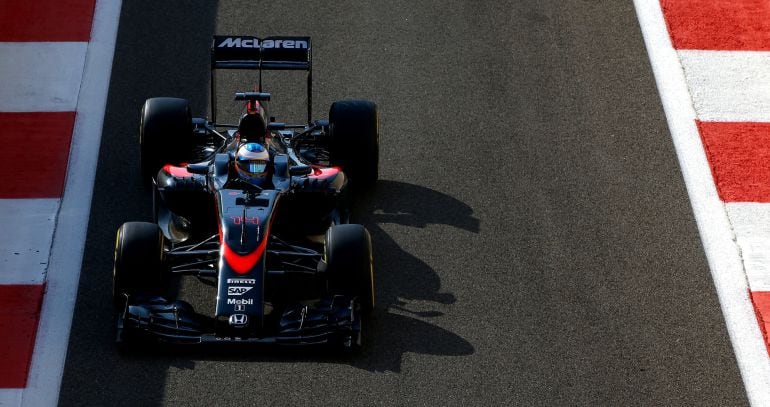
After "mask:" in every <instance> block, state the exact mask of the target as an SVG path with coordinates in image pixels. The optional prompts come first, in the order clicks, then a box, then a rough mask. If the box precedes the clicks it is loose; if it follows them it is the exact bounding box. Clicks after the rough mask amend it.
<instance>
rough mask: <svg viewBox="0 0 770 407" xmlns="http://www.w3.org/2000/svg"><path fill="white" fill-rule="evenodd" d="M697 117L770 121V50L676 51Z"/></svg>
mask: <svg viewBox="0 0 770 407" xmlns="http://www.w3.org/2000/svg"><path fill="white" fill-rule="evenodd" d="M679 57H680V59H681V62H682V66H683V67H684V73H685V77H686V78H687V85H688V86H689V88H690V92H691V94H692V100H693V103H694V104H695V111H696V112H697V114H698V119H700V120H703V121H719V122H737V121H740V122H768V121H770V52H757V51H689V50H684V51H679Z"/></svg>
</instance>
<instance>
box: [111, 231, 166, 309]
mask: <svg viewBox="0 0 770 407" xmlns="http://www.w3.org/2000/svg"><path fill="white" fill-rule="evenodd" d="M165 245H166V240H165V237H164V236H163V233H162V232H161V230H160V228H159V227H158V225H156V224H154V223H148V222H127V223H124V224H123V225H122V226H121V227H120V228H119V229H118V234H117V237H116V242H115V262H114V266H113V269H112V298H113V302H114V303H115V306H116V307H117V309H118V310H119V309H121V308H122V307H123V306H124V305H125V300H126V296H127V295H128V296H132V295H136V294H158V295H160V294H164V293H165V291H166V290H165V287H166V285H167V281H168V274H169V273H168V268H167V266H166V264H165V261H164V260H165V255H164V247H165Z"/></svg>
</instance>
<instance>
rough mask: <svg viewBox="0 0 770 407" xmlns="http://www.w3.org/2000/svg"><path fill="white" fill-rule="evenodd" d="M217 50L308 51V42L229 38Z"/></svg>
mask: <svg viewBox="0 0 770 407" xmlns="http://www.w3.org/2000/svg"><path fill="white" fill-rule="evenodd" d="M217 48H286V49H307V41H302V40H264V41H262V42H261V43H260V42H259V38H240V37H235V38H233V37H229V38H227V39H226V40H224V41H222V42H221V43H219V45H217Z"/></svg>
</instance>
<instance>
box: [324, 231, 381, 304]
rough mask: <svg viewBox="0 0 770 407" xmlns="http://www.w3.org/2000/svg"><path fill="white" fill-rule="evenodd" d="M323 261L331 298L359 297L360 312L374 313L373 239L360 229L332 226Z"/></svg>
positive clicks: (327, 235) (327, 233)
mask: <svg viewBox="0 0 770 407" xmlns="http://www.w3.org/2000/svg"><path fill="white" fill-rule="evenodd" d="M324 260H325V261H326V264H327V269H326V270H327V273H328V275H329V289H330V291H331V294H343V295H349V296H355V297H358V302H359V304H361V311H362V312H363V313H364V314H368V313H371V312H372V310H373V309H374V263H373V258H372V239H371V236H370V235H369V231H367V230H366V228H365V227H363V226H362V225H354V224H347V225H335V226H332V227H330V228H329V230H327V231H326V243H325V245H324Z"/></svg>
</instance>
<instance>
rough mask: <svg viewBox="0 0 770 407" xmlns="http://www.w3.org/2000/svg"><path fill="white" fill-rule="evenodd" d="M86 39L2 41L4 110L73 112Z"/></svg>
mask: <svg viewBox="0 0 770 407" xmlns="http://www.w3.org/2000/svg"><path fill="white" fill-rule="evenodd" d="M87 47H88V44H87V43H85V42H4V43H3V42H0V83H2V86H0V111H2V112H72V111H75V106H76V105H77V100H78V90H79V89H80V80H81V78H82V76H83V64H84V62H85V57H86V48H87Z"/></svg>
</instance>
